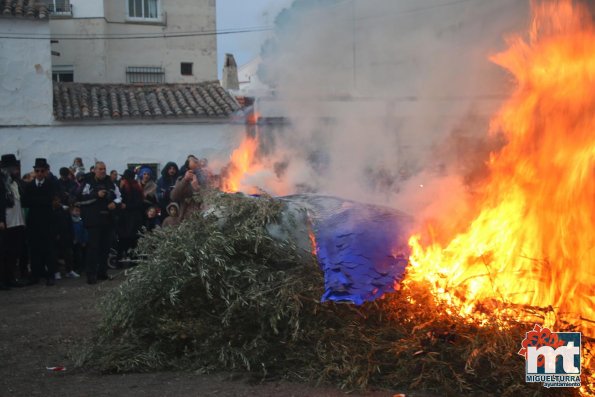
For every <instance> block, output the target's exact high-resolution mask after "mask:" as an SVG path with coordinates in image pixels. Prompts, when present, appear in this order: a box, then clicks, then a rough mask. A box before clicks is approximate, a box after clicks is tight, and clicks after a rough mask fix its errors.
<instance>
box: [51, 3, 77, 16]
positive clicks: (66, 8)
mask: <svg viewBox="0 0 595 397" xmlns="http://www.w3.org/2000/svg"><path fill="white" fill-rule="evenodd" d="M47 5H48V10H49V12H50V14H52V15H66V16H68V15H69V16H72V4H70V0H47Z"/></svg>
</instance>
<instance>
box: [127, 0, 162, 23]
mask: <svg viewBox="0 0 595 397" xmlns="http://www.w3.org/2000/svg"><path fill="white" fill-rule="evenodd" d="M128 17H129V18H131V19H154V20H157V19H159V0H128Z"/></svg>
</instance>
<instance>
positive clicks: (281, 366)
mask: <svg viewBox="0 0 595 397" xmlns="http://www.w3.org/2000/svg"><path fill="white" fill-rule="evenodd" d="M492 60H493V61H494V62H496V63H497V64H498V65H501V66H502V67H504V68H505V69H507V70H508V71H509V72H510V73H511V74H512V75H513V76H514V78H515V79H516V82H517V87H516V90H515V92H514V93H513V94H512V96H511V98H510V99H509V100H508V101H507V102H506V103H505V104H504V106H503V107H502V109H501V110H500V112H499V113H498V114H497V115H496V116H495V117H494V119H493V120H492V123H491V131H490V132H491V133H492V134H503V135H504V136H505V138H506V144H505V145H504V147H503V148H502V149H500V150H499V151H498V152H494V153H492V154H491V156H490V159H489V163H488V168H489V176H488V177H487V178H486V180H485V181H483V183H482V184H481V185H480V186H478V189H477V192H476V195H475V197H474V208H473V209H474V211H473V212H472V213H473V215H472V216H471V217H470V218H469V219H466V220H465V221H466V222H463V223H464V224H465V226H464V227H462V228H461V229H460V230H457V231H456V232H454V233H448V234H446V233H444V232H441V231H442V230H445V228H441V227H440V226H441V225H440V224H439V223H438V224H436V223H434V224H429V223H428V224H425V226H424V227H423V228H421V227H420V228H419V229H418V231H417V232H412V233H411V236H408V237H409V238H408V239H405V240H408V242H409V247H410V248H409V251H408V255H409V258H408V262H409V264H408V266H407V269H406V272H402V271H400V270H404V269H400V268H399V269H397V266H401V265H402V262H401V261H400V260H399V259H400V256H399V255H401V256H402V255H403V253H404V252H405V251H404V250H403V248H402V246H401V245H400V243H401V242H399V241H394V247H388V249H387V250H388V251H389V252H390V253H391V254H390V255H392V257H391V258H393V259H394V262H391V263H392V264H391V265H390V266H392V267H391V269H392V270H391V271H388V272H387V274H390V275H391V277H389V279H383V280H384V281H383V282H384V283H385V284H386V285H384V286H380V287H379V288H381V290H380V291H381V293H378V290H376V291H373V293H372V294H368V295H366V296H364V297H363V298H362V299H361V300H359V301H357V300H356V299H351V298H350V299H327V301H326V302H321V298H322V297H323V296H325V297H329V296H335V297H336V296H341V294H333V292H337V291H335V290H331V293H330V294H329V293H328V292H329V283H328V276H327V272H326V271H327V270H328V266H329V263H328V258H329V255H327V254H325V255H322V254H321V253H322V251H321V247H322V246H324V245H325V241H323V240H324V238H323V236H324V233H323V232H324V230H322V229H324V227H323V226H320V225H321V224H322V223H317V221H316V219H312V217H311V216H310V215H309V214H308V210H309V208H308V207H307V206H304V208H303V209H304V214H302V215H304V216H303V217H302V216H301V215H300V211H299V210H298V211H297V212H296V211H293V212H292V211H291V210H290V207H291V205H290V204H288V201H287V200H286V199H278V198H273V197H269V196H266V195H265V196H262V197H260V198H254V197H250V196H246V195H244V194H235V193H233V192H236V191H239V190H244V191H245V189H244V188H243V186H245V180H246V178H248V177H249V176H250V174H251V173H253V172H257V170H258V171H260V170H261V169H262V167H263V165H262V163H258V162H257V161H256V160H257V158H258V156H257V155H256V152H257V150H258V139H257V137H251V138H248V139H247V140H246V141H245V142H244V143H243V144H242V145H241V146H240V148H238V150H237V151H236V152H235V153H234V154H233V157H232V161H231V163H230V165H229V166H228V168H227V170H226V180H225V181H224V182H223V188H224V190H225V191H227V192H229V193H221V192H208V193H205V194H204V195H203V196H202V197H200V198H197V199H199V200H201V201H202V202H203V203H206V205H207V206H208V207H209V211H207V212H206V213H204V214H196V215H195V216H194V217H193V218H192V219H190V220H189V221H187V222H185V223H183V224H182V225H181V226H180V227H179V228H170V229H164V230H159V231H157V232H154V233H152V234H149V235H147V236H145V237H144V238H143V239H142V241H141V243H140V247H139V252H140V253H141V255H144V256H143V257H144V259H143V260H142V261H141V263H140V265H139V266H137V267H136V268H135V269H134V270H133V271H132V272H131V273H130V275H129V277H128V278H127V279H126V280H125V281H124V282H123V283H122V285H121V286H120V287H119V288H118V289H117V291H116V292H115V293H114V294H112V295H110V296H109V297H107V299H106V300H105V302H104V304H103V306H102V307H103V309H102V310H103V311H104V317H103V321H102V323H101V325H100V328H99V330H98V333H97V335H96V337H95V338H94V340H93V341H91V343H90V344H89V345H88V349H86V350H85V352H84V353H83V354H82V355H80V356H79V357H78V358H79V362H80V363H81V364H85V365H92V366H95V367H98V368H100V369H102V370H104V371H119V372H126V371H148V370H161V369H172V368H182V369H187V370H195V371H201V372H205V371H215V370H237V369H241V370H245V371H248V372H250V373H252V374H253V375H255V376H257V377H258V378H259V379H268V378H275V377H282V378H287V379H293V380H307V381H323V382H330V383H335V384H338V385H339V386H341V387H345V388H366V387H369V386H375V387H386V388H391V389H394V388H406V389H410V390H415V389H421V390H425V391H435V392H437V393H438V394H440V395H462V394H473V393H475V394H476V395H486V396H487V395H494V396H496V395H497V396H512V395H515V396H516V395H539V394H542V393H545V392H546V390H547V392H548V393H550V394H551V395H579V394H581V395H593V394H595V372H594V369H593V359H592V358H593V346H594V344H593V340H594V339H593V337H595V302H594V300H593V299H594V296H595V281H594V280H595V274H594V273H595V263H594V259H593V258H594V257H595V251H594V247H595V234H594V233H593V225H595V208H594V206H595V200H594V198H595V184H594V183H593V176H594V175H593V170H594V169H595V168H594V167H595V134H594V133H593V130H594V129H595V111H594V110H595V91H593V90H592V87H593V86H594V84H595V30H594V28H593V22H592V18H591V16H590V15H589V14H588V13H587V12H586V10H585V9H583V8H581V7H578V6H576V5H573V4H572V3H571V2H570V1H560V2H556V3H543V4H534V19H533V23H532V26H531V30H530V35H529V39H528V40H525V39H523V38H522V37H520V36H519V37H515V38H511V39H509V49H508V50H507V51H505V52H503V53H500V54H497V55H495V56H493V57H492ZM368 210H370V209H368ZM370 211H376V209H373V210H370ZM397 219H399V220H398V221H399V222H400V221H401V220H402V219H403V218H400V217H397ZM438 222H439V221H438ZM296 231H297V232H296ZM302 231H303V233H305V235H304V236H305V237H304V236H302V237H296V233H297V234H300V233H302ZM303 233H302V234H303ZM304 241H306V243H304ZM382 247H383V249H384V248H385V247H384V246H382ZM391 248H392V249H391ZM397 251H398V254H399V255H397V254H396V253H395V252H397ZM333 265H335V266H338V265H337V263H333ZM369 266H372V267H375V268H376V269H377V268H378V267H377V266H378V264H377V263H372V264H369ZM321 268H322V270H324V272H323V271H321ZM395 269H397V270H399V271H394V270H395ZM339 271H342V270H341V269H339ZM362 274H368V275H369V273H366V272H364V273H362ZM362 277H365V275H364V276H362ZM332 288H338V289H341V288H345V289H346V290H348V291H350V292H353V291H352V290H350V288H352V283H350V282H349V281H346V282H344V283H343V284H342V285H339V286H338V287H337V286H336V285H335V284H333V285H331V289H332ZM382 288H384V289H382ZM355 295H357V294H355ZM355 295H354V294H347V296H349V297H353V296H355ZM344 296H345V295H344ZM359 296H360V297H362V296H363V295H359ZM345 300H347V301H350V302H355V303H357V305H356V304H354V303H346V302H345ZM536 324H537V325H536ZM546 330H547V332H546ZM550 331H552V332H550ZM564 331H566V332H569V333H574V334H576V333H578V332H580V333H582V346H581V370H582V372H581V374H580V381H581V386H580V388H578V387H577V388H572V387H571V388H551V389H544V388H543V386H541V385H540V384H538V383H532V382H527V379H526V378H525V371H526V359H527V357H528V356H527V350H528V348H529V347H538V346H536V345H535V344H533V343H532V342H531V341H530V339H531V338H532V337H534V336H535V337H536V338H537V339H536V340H539V341H540V342H539V343H542V342H543V343H549V342H550V341H552V340H553V339H556V338H553V337H550V336H551V335H553V334H554V333H556V332H564ZM544 335H545V336H544ZM539 338H541V339H539ZM525 339H526V341H525V342H524V343H523V340H525ZM546 339H547V340H546ZM554 342H555V343H558V342H560V341H559V340H558V339H556V340H555V341H554ZM554 342H552V343H554ZM560 343H561V342H560ZM556 346H562V345H561V344H559V343H558V344H557V345H556ZM523 349H525V350H523ZM518 353H520V354H522V356H521V355H519V354H518ZM541 361H544V360H541ZM559 361H563V360H559ZM554 362H555V360H554ZM527 365H529V364H527ZM546 365H547V364H546ZM541 367H543V365H541Z"/></svg>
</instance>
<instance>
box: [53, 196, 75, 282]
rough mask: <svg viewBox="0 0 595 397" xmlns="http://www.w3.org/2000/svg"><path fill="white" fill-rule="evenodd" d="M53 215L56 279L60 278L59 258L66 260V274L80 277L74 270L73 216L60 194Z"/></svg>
mask: <svg viewBox="0 0 595 397" xmlns="http://www.w3.org/2000/svg"><path fill="white" fill-rule="evenodd" d="M52 216H53V220H52V223H53V227H54V233H53V235H54V260H55V268H56V273H55V276H56V279H60V278H61V275H60V271H59V268H60V267H59V265H58V259H59V258H62V259H63V260H64V267H65V269H64V270H65V275H66V277H68V278H78V277H79V274H78V273H76V272H75V271H74V257H73V245H74V244H73V241H74V229H73V226H72V218H71V217H70V211H69V210H68V207H67V206H63V205H62V199H61V197H60V196H58V195H57V196H55V197H54V201H53V202H52Z"/></svg>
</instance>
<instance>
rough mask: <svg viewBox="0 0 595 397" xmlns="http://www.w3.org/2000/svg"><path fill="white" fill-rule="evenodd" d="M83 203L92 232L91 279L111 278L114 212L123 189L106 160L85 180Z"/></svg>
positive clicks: (92, 280)
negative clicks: (107, 170)
mask: <svg viewBox="0 0 595 397" xmlns="http://www.w3.org/2000/svg"><path fill="white" fill-rule="evenodd" d="M79 199H80V202H79V204H80V206H81V210H82V213H83V219H84V223H85V227H86V228H87V231H88V232H89V243H88V245H87V264H86V265H87V266H86V271H87V283H88V284H95V283H97V280H98V279H100V280H107V279H108V275H107V260H108V256H109V250H110V246H111V243H112V236H113V233H114V227H115V224H114V213H115V211H116V209H118V208H119V207H121V203H122V197H121V195H120V189H119V188H118V187H117V186H116V185H114V183H113V182H112V181H111V179H110V178H109V176H108V175H107V172H106V168H105V163H103V162H102V161H98V162H96V163H95V169H94V173H93V174H91V175H89V176H88V177H87V179H86V180H85V182H84V186H83V189H82V191H81V194H80V197H79Z"/></svg>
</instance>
